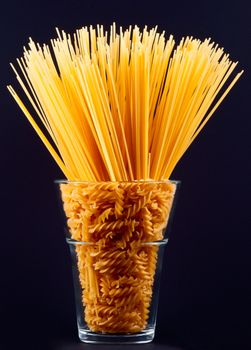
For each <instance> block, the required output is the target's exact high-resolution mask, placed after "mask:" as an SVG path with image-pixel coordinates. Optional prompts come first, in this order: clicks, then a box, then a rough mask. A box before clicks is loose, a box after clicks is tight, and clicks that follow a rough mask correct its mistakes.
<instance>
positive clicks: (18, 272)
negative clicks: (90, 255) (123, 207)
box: [0, 0, 251, 350]
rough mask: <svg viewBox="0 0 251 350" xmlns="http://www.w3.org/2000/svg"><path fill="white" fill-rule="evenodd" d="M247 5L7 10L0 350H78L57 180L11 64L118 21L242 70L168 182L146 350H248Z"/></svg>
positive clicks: (40, 5)
mask: <svg viewBox="0 0 251 350" xmlns="http://www.w3.org/2000/svg"><path fill="white" fill-rule="evenodd" d="M248 3H249V2H248V1H246V2H244V1H243V2H241V1H235V2H232V1H228V2H224V1H206V2H203V1H201V2H199V3H195V2H194V3H193V2H190V1H186V2H184V3H182V2H180V1H170V2H169V1H163V2H159V1H156V0H154V1H152V2H150V3H147V2H143V1H142V2H140V1H138V2H137V1H118V2H114V3H111V2H109V1H107V2H105V1H104V2H103V1H100V2H98V1H80V0H79V1H77V0H71V1H70V0H69V1H65V0H61V1H52V0H50V1H49V0H43V1H29V2H28V1H17V0H16V1H4V2H3V1H2V2H1V4H0V32H1V53H0V60H1V64H0V113H1V128H0V129H1V130H0V133H1V138H0V142H1V147H0V152H1V177H2V178H1V184H2V185H1V253H0V259H1V260H0V268H1V281H0V285H1V287H0V307H1V310H0V314H1V325H0V344H1V345H0V348H1V349H19V348H20V349H21V348H25V349H28V348H31V349H35V350H36V349H40V348H43V349H77V348H78V349H80V346H79V345H78V338H77V328H76V323H75V310H74V299H73V287H72V279H71V270H70V260H69V253H68V250H67V247H66V244H65V241H64V237H63V232H62V228H61V225H60V217H59V210H58V207H57V202H56V191H55V188H54V185H53V180H54V179H56V178H61V177H62V174H61V172H60V171H59V169H58V168H57V167H56V165H55V164H54V162H53V160H52V159H51V157H50V155H49V154H48V152H47V151H46V150H45V148H44V147H43V145H42V143H41V142H40V140H39V139H38V137H37V136H36V135H35V133H34V131H33V130H32V128H31V126H30V125H29V124H28V122H27V121H26V119H25V118H24V117H23V115H22V113H21V112H20V111H19V109H18V107H17V106H16V104H15V103H14V101H13V100H12V99H11V97H10V96H9V95H8V93H7V90H6V85H7V84H8V83H12V84H14V85H15V86H17V83H16V81H15V77H14V74H13V73H12V71H11V69H10V67H9V62H10V61H14V59H15V58H16V57H19V56H21V54H22V47H23V45H25V44H26V43H27V41H28V37H29V36H32V38H33V39H35V40H36V41H39V42H48V41H49V39H50V38H51V37H53V36H55V29H54V28H55V27H56V26H58V27H59V28H62V29H65V30H66V31H73V30H75V29H77V28H79V27H81V26H83V25H88V24H97V23H100V24H105V25H109V24H111V23H112V21H114V20H115V21H116V22H117V24H118V25H123V26H127V25H129V24H138V25H140V26H143V25H145V24H148V25H149V26H154V25H156V24H158V25H159V29H160V30H166V32H167V34H169V33H173V34H174V35H175V38H176V39H177V40H179V39H180V38H181V37H182V36H183V35H193V36H195V37H198V38H201V39H204V38H206V37H212V39H213V40H214V41H216V42H218V43H219V45H220V46H224V47H225V50H226V51H227V52H229V53H230V54H231V58H232V59H233V60H238V61H239V62H240V65H239V68H238V69H239V70H240V69H244V70H245V74H244V75H243V76H242V78H241V79H240V81H239V82H238V83H237V85H236V86H235V87H234V89H233V90H232V91H231V93H230V94H229V96H228V97H227V98H226V100H225V101H224V102H223V104H222V105H221V107H220V108H219V109H218V110H217V112H216V114H215V116H214V117H213V119H211V121H210V122H209V123H208V125H207V127H206V129H204V131H203V132H202V133H201V135H200V136H199V137H198V139H197V140H196V141H195V142H194V143H193V145H192V146H191V147H190V149H189V150H188V152H187V153H186V155H185V156H184V157H183V159H182V160H181V161H180V163H179V165H178V166H177V168H176V170H175V172H174V173H173V176H172V178H173V179H179V180H181V181H182V187H181V192H180V197H179V202H178V206H177V211H176V216H175V220H174V226H173V230H172V235H171V238H170V243H169V245H168V249H167V250H166V256H165V266H164V271H163V276H162V290H161V295H160V309H159V314H158V326H157V335H156V339H155V343H154V344H155V345H147V346H146V347H148V349H154V347H155V348H157V347H156V346H158V344H159V346H161V348H163V349H164V348H167V347H166V346H167V344H169V345H172V346H179V347H180V348H182V349H200V350H203V349H230V348H235V349H248V348H251V342H250V326H251V310H250V295H251V293H250V292H251V283H250V272H251V271H250V270H251V269H250V248H251V240H250V198H251V191H250V134H251V132H250V131H251V130H250V120H251V119H250V117H251V116H250V83H251V81H250V39H251V36H250V33H251V32H250V7H249V5H248ZM74 344H75V345H74ZM1 346H2V347H1ZM84 346H85V345H83V348H86V349H87V348H89V346H87V345H86V347H84ZM170 348H171V347H170ZM175 348H176V347H175ZM92 349H94V348H92ZM99 349H101V348H99Z"/></svg>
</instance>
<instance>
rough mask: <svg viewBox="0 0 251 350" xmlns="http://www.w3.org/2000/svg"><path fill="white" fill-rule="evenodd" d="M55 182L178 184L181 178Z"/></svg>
mask: <svg viewBox="0 0 251 350" xmlns="http://www.w3.org/2000/svg"><path fill="white" fill-rule="evenodd" d="M54 183H55V184H57V185H61V184H102V183H113V184H115V183H139V184H140V183H160V184H163V183H172V184H175V185H178V184H180V183H181V181H180V180H171V179H166V180H154V179H149V180H118V181H112V180H103V181H102V180H101V181H88V180H67V179H56V180H54Z"/></svg>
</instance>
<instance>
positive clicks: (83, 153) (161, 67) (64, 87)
mask: <svg viewBox="0 0 251 350" xmlns="http://www.w3.org/2000/svg"><path fill="white" fill-rule="evenodd" d="M57 34H58V36H57V38H56V39H53V40H51V48H50V47H49V46H48V45H43V46H40V45H39V44H36V43H35V42H34V41H33V40H32V39H30V41H29V47H28V48H25V49H24V55H23V57H22V58H21V59H18V60H17V67H15V66H14V65H11V66H12V68H13V70H14V72H15V74H16V77H17V80H18V82H19V84H20V86H21V88H22V89H23V91H24V93H25V95H26V97H27V103H28V107H27V103H25V102H23V99H21V98H20V97H19V94H18V93H17V92H16V91H15V90H14V88H13V87H12V86H8V89H9V91H10V93H11V95H12V96H13V98H14V99H15V101H16V102H17V103H18V105H19V106H20V108H21V110H22V111H23V113H24V114H25V116H26V117H27V118H28V120H29V122H30V123H31V125H32V126H33V128H34V129H35V131H36V132H37V134H38V136H39V137H40V138H41V140H42V142H43V143H44V145H45V146H46V147H47V149H48V151H49V152H50V154H51V155H52V157H53V158H54V160H55V161H56V163H57V164H58V166H59V167H60V169H61V170H62V172H63V173H64V175H65V177H66V178H67V179H68V180H70V181H69V182H67V183H65V184H62V185H61V193H62V200H63V203H64V210H65V214H66V217H67V223H68V228H69V231H70V234H71V237H72V238H73V239H75V240H77V241H85V242H89V243H90V244H89V245H83V246H82V245H80V246H78V247H77V254H78V266H79V273H80V282H81V285H82V288H83V302H84V305H85V319H86V322H87V324H88V325H89V327H90V329H92V330H95V331H101V332H111V333H116V332H137V331H139V330H142V329H144V327H145V326H146V323H147V318H148V313H149V305H150V302H151V294H152V286H153V280H154V273H155V267H156V259H157V250H156V248H154V247H153V246H152V247H150V246H142V244H144V243H145V242H150V241H154V240H160V239H162V238H163V230H164V229H165V227H166V224H167V220H168V217H169V215H170V210H171V207H172V201H173V196H174V193H175V185H174V184H172V183H171V182H168V181H166V180H167V179H169V178H170V175H171V173H172V171H173V169H174V168H175V166H176V164H177V162H178V161H179V160H180V158H181V157H182V155H183V154H184V153H185V151H186V150H187V149H188V147H189V146H190V145H191V143H192V142H193V140H194V139H195V138H196V137H197V136H198V134H199V133H200V132H201V130H202V129H203V127H204V126H205V125H206V123H207V122H208V120H209V119H210V117H211V116H212V115H213V113H214V112H215V111H216V109H217V108H218V106H219V105H220V104H221V102H222V101H223V100H224V98H225V97H226V95H227V94H228V93H229V91H230V90H231V88H232V87H233V86H234V84H235V83H236V82H237V80H238V79H239V77H240V76H241V74H242V71H241V72H239V73H238V74H236V75H235V76H234V77H232V73H233V71H234V69H235V67H236V65H237V62H232V61H231V60H230V59H229V56H228V55H227V54H226V53H224V50H223V49H222V48H220V47H218V45H216V44H215V43H214V42H212V41H211V39H206V40H204V41H200V40H198V39H194V38H192V37H186V38H183V39H182V40H181V41H180V43H179V44H178V45H177V46H176V47H175V43H174V38H173V36H172V35H171V36H170V37H169V38H168V39H166V38H165V33H164V32H163V33H158V32H157V27H155V28H153V29H150V30H148V28H147V27H145V28H144V30H143V31H142V32H141V31H140V30H139V28H138V27H137V26H135V27H134V28H132V27H129V28H128V29H126V30H123V29H122V28H120V29H119V33H117V31H116V26H115V24H113V25H112V26H111V29H110V34H108V32H106V31H104V28H103V26H97V29H96V30H95V29H94V28H93V27H92V26H91V27H90V28H87V27H83V28H82V29H80V30H77V31H76V32H75V33H74V34H73V36H71V35H68V34H66V33H65V32H64V31H59V30H57ZM30 111H32V112H30ZM33 113H35V114H36V115H37V118H34V117H33V116H32V114H33ZM36 119H38V120H36ZM142 180H144V181H142ZM148 180H149V181H148ZM152 180H155V182H153V181H152ZM160 180H163V181H162V182H161V181H160ZM164 180H165V181H164ZM77 181H79V182H77Z"/></svg>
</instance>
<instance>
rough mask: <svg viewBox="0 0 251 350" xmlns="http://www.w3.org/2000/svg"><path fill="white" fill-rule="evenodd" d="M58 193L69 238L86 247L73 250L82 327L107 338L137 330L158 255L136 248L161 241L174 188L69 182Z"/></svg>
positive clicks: (144, 321)
mask: <svg viewBox="0 0 251 350" xmlns="http://www.w3.org/2000/svg"><path fill="white" fill-rule="evenodd" d="M60 189H61V193H62V199H63V203H64V211H65V214H66V216H67V220H68V227H69V229H70V233H71V237H72V238H73V239H76V240H79V241H85V242H89V243H90V244H89V245H79V246H77V248H76V250H77V254H78V269H79V272H80V283H81V286H82V289H83V303H84V305H85V320H86V322H87V324H88V326H89V327H90V329H91V330H93V331H96V332H107V333H124V332H125V333H128V332H130V333H134V332H139V331H141V330H143V329H144V328H145V326H146V324H147V320H148V314H149V306H150V302H151V296H152V286H153V282H154V274H155V268H156V261H157V253H158V251H157V247H156V246H147V245H144V244H142V243H146V242H152V241H156V240H161V239H162V238H163V232H164V231H165V229H166V226H167V222H168V218H169V215H170V211H171V208H172V202H173V198H174V194H175V190H176V185H175V183H172V182H170V181H160V182H158V181H148V182H145V181H144V182H143V181H142V182H140V181H139V182H130V183H129V182H120V183H119V182H115V183H112V182H110V183H107V182H105V183H96V184H93V183H89V182H87V183H77V182H76V183H74V182H69V183H64V184H61V185H60ZM93 194H95V195H93ZM118 194H119V197H120V198H123V209H122V210H121V211H119V215H117V212H116V206H117V201H118Z"/></svg>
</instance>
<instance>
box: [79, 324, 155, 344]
mask: <svg viewBox="0 0 251 350" xmlns="http://www.w3.org/2000/svg"><path fill="white" fill-rule="evenodd" d="M154 333H155V332H154V329H153V328H148V329H146V330H144V331H142V332H139V333H130V334H108V333H95V332H92V331H90V330H87V329H84V328H79V330H78V335H79V339H80V340H81V341H82V342H84V343H92V344H93V343H94V344H145V343H150V342H151V341H152V340H153V338H154Z"/></svg>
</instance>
